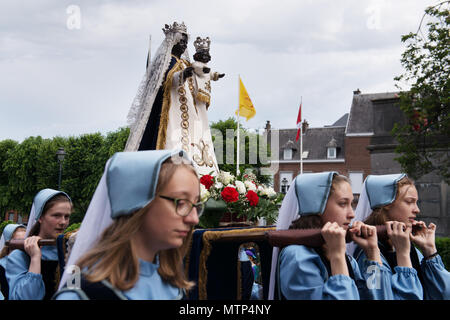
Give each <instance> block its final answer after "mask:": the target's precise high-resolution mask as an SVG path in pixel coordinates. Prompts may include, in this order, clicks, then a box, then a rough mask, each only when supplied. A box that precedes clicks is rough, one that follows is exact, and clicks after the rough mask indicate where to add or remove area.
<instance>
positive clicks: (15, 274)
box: [5, 250, 45, 300]
mask: <svg viewBox="0 0 450 320" xmlns="http://www.w3.org/2000/svg"><path fill="white" fill-rule="evenodd" d="M6 263H7V264H6V272H5V273H6V280H7V281H8V284H9V299H10V300H42V299H44V296H45V285H44V281H43V280H42V275H41V274H37V273H33V272H28V268H29V265H30V258H29V256H28V255H27V254H26V253H25V252H23V251H22V250H14V251H13V252H11V253H10V255H9V256H8V260H7V262H6Z"/></svg>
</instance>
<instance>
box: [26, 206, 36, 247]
mask: <svg viewBox="0 0 450 320" xmlns="http://www.w3.org/2000/svg"><path fill="white" fill-rule="evenodd" d="M36 215H37V214H36V210H35V206H34V201H33V205H32V206H31V211H30V215H29V216H28V223H27V231H26V232H25V238H27V237H28V236H29V235H30V231H31V229H32V228H33V227H34V225H35V224H36V222H37V220H36Z"/></svg>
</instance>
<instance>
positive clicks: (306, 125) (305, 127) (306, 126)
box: [302, 119, 309, 133]
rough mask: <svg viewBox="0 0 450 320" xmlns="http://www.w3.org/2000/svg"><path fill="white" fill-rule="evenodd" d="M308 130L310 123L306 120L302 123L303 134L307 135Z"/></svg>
mask: <svg viewBox="0 0 450 320" xmlns="http://www.w3.org/2000/svg"><path fill="white" fill-rule="evenodd" d="M308 128H309V123H308V121H306V119H305V120H303V122H302V133H305V132H306V130H308Z"/></svg>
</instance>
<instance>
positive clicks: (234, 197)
mask: <svg viewBox="0 0 450 320" xmlns="http://www.w3.org/2000/svg"><path fill="white" fill-rule="evenodd" d="M220 195H221V196H222V199H223V200H225V202H236V201H238V200H239V192H237V191H236V189H235V188H233V187H225V188H224V189H223V191H222V192H221V193H220Z"/></svg>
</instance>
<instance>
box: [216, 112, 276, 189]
mask: <svg viewBox="0 0 450 320" xmlns="http://www.w3.org/2000/svg"><path fill="white" fill-rule="evenodd" d="M215 130H218V131H220V133H221V137H222V139H223V143H221V145H222V150H215V152H216V155H220V154H222V155H223V159H222V161H220V159H217V161H218V162H219V169H220V170H221V171H226V172H230V173H232V174H236V163H237V134H236V131H237V122H236V120H235V119H234V118H232V117H230V118H228V119H227V120H220V121H218V122H213V123H212V124H211V131H212V138H213V142H214V143H215V147H216V148H217V145H220V143H218V142H216V141H215V140H216V137H215V134H214V132H215ZM227 131H228V136H227ZM239 135H240V139H239V140H240V141H241V142H240V149H241V148H242V143H243V142H245V147H244V149H243V150H245V151H244V159H245V161H244V159H241V157H240V158H239V171H240V175H238V176H237V178H238V179H239V180H243V179H242V176H243V175H244V174H246V173H249V172H251V173H253V174H255V175H256V177H257V179H258V181H259V182H260V183H264V184H270V183H271V177H270V176H268V175H261V174H260V168H262V167H264V165H263V164H262V163H261V159H260V157H259V153H260V151H259V149H265V151H266V157H267V158H269V157H270V146H269V145H268V144H267V146H265V145H264V143H265V141H264V138H263V137H262V136H260V135H258V134H257V133H253V132H249V131H248V130H247V129H246V128H244V127H242V125H240V126H239ZM264 147H266V148H264ZM227 150H228V152H229V153H230V152H233V155H228V157H227ZM230 158H231V159H230ZM230 160H231V161H230ZM220 162H222V163H220ZM230 162H231V163H230Z"/></svg>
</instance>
